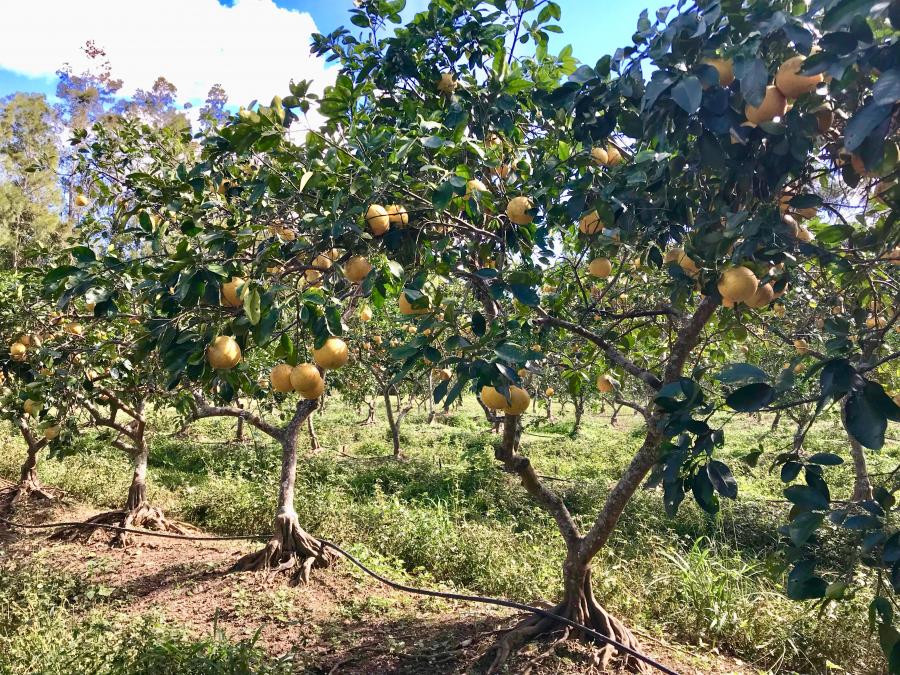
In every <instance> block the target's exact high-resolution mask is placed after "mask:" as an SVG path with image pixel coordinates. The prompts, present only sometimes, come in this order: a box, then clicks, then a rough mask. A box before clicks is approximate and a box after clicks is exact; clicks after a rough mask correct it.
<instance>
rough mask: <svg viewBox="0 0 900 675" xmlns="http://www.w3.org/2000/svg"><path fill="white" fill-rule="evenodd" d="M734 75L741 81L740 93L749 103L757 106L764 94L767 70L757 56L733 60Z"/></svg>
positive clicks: (767, 81) (767, 78) (767, 80)
mask: <svg viewBox="0 0 900 675" xmlns="http://www.w3.org/2000/svg"><path fill="white" fill-rule="evenodd" d="M734 76H735V77H736V78H737V80H738V81H739V82H740V83H741V93H742V94H743V95H744V100H746V101H747V103H749V104H750V105H754V106H758V105H759V104H760V103H762V102H763V98H765V95H766V85H767V84H769V71H768V70H766V64H765V63H764V62H763V60H762V59H761V58H759V57H754V58H750V59H745V58H736V59H735V60H734Z"/></svg>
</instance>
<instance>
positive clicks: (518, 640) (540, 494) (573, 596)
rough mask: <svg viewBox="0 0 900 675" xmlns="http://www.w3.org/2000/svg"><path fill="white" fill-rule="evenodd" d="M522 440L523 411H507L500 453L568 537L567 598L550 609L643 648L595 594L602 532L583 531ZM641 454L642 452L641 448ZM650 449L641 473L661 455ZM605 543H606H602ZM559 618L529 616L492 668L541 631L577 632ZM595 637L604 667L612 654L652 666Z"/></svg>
mask: <svg viewBox="0 0 900 675" xmlns="http://www.w3.org/2000/svg"><path fill="white" fill-rule="evenodd" d="M518 443H519V419H518V417H513V416H511V415H507V416H506V418H505V423H504V428H503V440H502V442H501V443H498V444H497V446H496V448H495V456H496V458H497V459H499V460H500V461H502V462H503V464H504V466H505V468H506V470H507V471H510V472H514V473H516V474H518V476H519V478H520V480H521V481H522V486H523V487H524V488H525V490H526V491H527V492H528V493H529V494H530V495H531V497H532V499H534V500H535V501H536V502H537V503H538V504H540V505H541V506H542V507H543V508H544V510H546V511H547V512H548V513H550V515H552V516H553V518H554V520H555V521H556V523H557V526H558V528H559V531H560V534H561V535H562V538H563V540H564V541H565V543H566V548H567V555H566V560H565V563H564V564H563V570H562V571H563V574H562V577H563V598H562V601H561V602H560V603H559V604H558V605H556V607H554V608H553V609H552V610H550V611H551V612H552V613H553V614H557V615H559V616H562V617H564V618H567V619H570V620H571V621H575V622H577V623H580V624H583V625H585V626H587V627H588V628H591V629H593V630H595V631H596V632H598V633H600V634H601V635H605V636H607V637H610V638H612V639H614V640H616V641H618V642H620V643H622V644H623V645H625V646H626V647H629V648H631V649H635V650H637V649H638V648H639V645H638V642H637V639H636V638H635V637H634V635H633V634H632V633H631V631H629V630H628V629H627V628H626V627H625V626H624V624H622V623H621V622H620V621H619V620H618V619H616V618H615V617H613V616H612V615H610V614H609V613H608V612H607V611H606V610H605V609H603V607H602V606H601V605H600V604H599V603H598V602H597V600H596V599H595V598H594V592H593V588H592V587H591V570H590V565H591V559H592V558H593V556H594V555H595V553H596V551H594V552H591V546H594V545H596V539H595V536H596V535H595V533H594V531H593V530H592V531H591V533H590V534H589V535H588V536H587V537H582V536H581V534H580V532H579V531H578V526H577V525H576V523H575V521H574V520H573V519H572V516H571V514H570V513H569V510H568V508H567V507H566V505H565V503H564V502H563V500H562V499H561V498H560V497H559V496H558V495H557V494H555V493H553V492H551V491H550V490H548V489H547V488H545V487H544V486H543V485H542V484H541V482H540V479H539V478H538V476H537V474H536V473H535V472H534V469H533V468H532V467H531V463H530V461H529V460H528V458H527V457H524V456H522V455H520V454H518V453H517V448H518ZM645 446H646V441H645ZM638 454H639V455H640V451H639V453H638ZM649 454H650V455H651V457H653V459H652V460H651V461H650V463H649V464H648V465H647V468H646V470H644V472H643V474H641V477H642V476H643V475H645V474H646V472H647V471H649V468H650V466H652V464H653V461H655V452H654V453H649ZM630 471H631V469H630V468H629V470H628V471H626V474H625V475H626V476H630V479H631V480H634V476H631V473H630ZM624 479H625V477H624V476H623V480H624ZM640 480H641V479H640V478H638V479H637V482H636V483H635V486H634V489H632V490H631V492H630V493H628V496H626V495H625V493H623V495H622V496H620V497H619V499H621V498H624V501H623V502H622V504H621V508H623V509H624V505H625V503H627V501H628V499H629V498H630V494H634V490H635V489H637V485H639V484H640ZM621 483H622V481H620V485H621ZM620 485H617V486H616V487H615V488H614V489H613V493H615V492H616V490H617V489H621V488H620ZM629 485H630V483H629ZM611 496H612V493H611ZM617 503H618V502H617ZM609 504H610V501H609V499H608V500H607V506H606V507H605V509H604V510H606V508H608V507H609ZM619 514H621V510H619ZM619 514H617V515H615V516H614V519H613V521H612V525H611V526H610V528H609V531H610V532H611V531H612V527H613V526H614V525H615V522H616V521H617V520H618V515H619ZM607 536H608V534H607ZM604 543H605V540H604ZM600 546H602V543H601V544H600ZM558 624H559V622H558V621H557V620H555V619H551V618H546V617H543V616H540V615H533V616H530V617H527V618H526V619H525V620H524V621H522V623H520V624H519V625H518V626H517V627H515V628H514V629H513V630H511V631H510V632H509V633H507V634H506V635H505V636H504V637H503V639H502V640H501V641H500V643H499V644H498V646H497V651H496V655H495V657H494V660H493V662H492V664H491V666H490V668H489V672H496V671H497V670H498V669H499V668H501V667H502V666H503V664H504V663H505V662H506V660H507V659H508V658H509V655H510V653H511V652H513V651H515V650H516V649H518V648H519V647H521V646H522V645H523V644H525V643H526V642H528V641H529V640H532V639H534V638H535V637H537V636H538V635H541V634H544V633H548V632H551V631H553V630H556V629H557V628H562V630H563V633H564V637H568V636H569V634H570V633H571V632H572V629H571V628H570V627H568V626H565V625H562V626H559V625H558ZM575 637H578V638H581V639H587V640H590V639H591V638H590V636H587V635H582V634H579V632H578V631H576V632H575ZM594 640H595V641H597V642H598V643H599V644H600V647H601V649H600V665H601V668H602V669H604V670H606V668H607V666H608V665H609V662H610V660H611V659H612V658H613V657H614V656H618V657H619V658H620V659H621V661H622V665H623V666H624V667H625V668H627V669H629V670H632V671H634V672H639V673H644V672H647V671H646V668H645V666H644V664H643V663H642V662H641V661H639V660H637V659H635V658H634V657H632V656H630V655H628V654H627V653H626V654H619V653H618V652H617V651H616V649H615V647H612V646H611V645H609V644H608V643H604V642H601V641H599V640H596V638H594Z"/></svg>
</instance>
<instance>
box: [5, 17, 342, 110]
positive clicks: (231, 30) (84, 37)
mask: <svg viewBox="0 0 900 675" xmlns="http://www.w3.org/2000/svg"><path fill="white" fill-rule="evenodd" d="M2 4H3V5H4V6H3V9H2V14H3V19H2V22H0V23H2V25H0V68H6V69H8V70H12V71H15V72H17V73H21V74H24V75H28V76H31V77H47V76H52V75H53V73H54V72H55V71H56V70H58V69H59V68H60V67H61V66H62V65H63V64H64V63H70V64H71V65H72V68H73V70H74V71H75V72H81V71H83V70H85V69H86V67H87V66H88V60H87V58H86V57H85V56H84V54H83V52H82V47H83V46H84V44H85V43H86V42H87V41H88V40H93V41H94V43H95V44H96V45H97V46H98V47H101V48H102V49H104V50H105V51H106V54H107V58H108V60H109V62H110V64H111V66H112V74H113V76H114V77H117V78H121V79H122V80H123V81H124V87H123V93H125V94H127V95H130V94H131V93H132V92H133V91H134V90H135V89H136V88H142V89H149V88H150V87H151V86H152V85H153V82H154V80H156V78H157V77H158V76H160V75H162V76H164V77H165V78H166V79H168V80H169V81H170V82H172V83H173V84H175V86H176V87H178V98H179V101H180V102H185V101H192V102H194V103H195V104H196V102H197V101H202V100H203V99H205V98H206V94H207V92H208V91H209V88H210V86H211V85H212V84H214V83H216V82H218V83H221V84H222V86H223V87H224V88H225V91H226V93H227V94H228V99H229V101H228V102H229V105H232V104H233V105H247V104H249V103H250V101H252V100H254V99H258V100H259V101H260V102H261V103H264V104H267V103H268V102H269V100H271V98H272V96H274V95H276V94H278V95H282V96H283V95H285V94H287V93H288V82H289V81H290V80H291V79H292V78H293V79H294V80H298V81H299V80H313V81H314V82H315V86H314V88H313V89H314V91H317V92H321V89H322V88H323V87H324V86H325V85H326V84H329V83H330V82H331V81H332V80H333V78H334V74H335V72H336V69H334V68H332V69H330V70H328V71H326V69H325V65H324V62H323V61H322V60H321V59H318V58H315V57H313V56H312V55H311V54H310V53H309V43H310V35H311V34H312V33H313V32H316V30H317V29H316V25H315V22H314V21H313V18H312V17H311V16H310V15H309V14H308V13H305V12H298V11H292V10H287V9H282V8H279V7H277V6H276V5H275V4H274V2H273V1H272V0H235V1H234V4H233V6H232V7H225V6H223V5H220V4H219V2H218V1H217V0H3V3H2ZM23 27H25V28H23Z"/></svg>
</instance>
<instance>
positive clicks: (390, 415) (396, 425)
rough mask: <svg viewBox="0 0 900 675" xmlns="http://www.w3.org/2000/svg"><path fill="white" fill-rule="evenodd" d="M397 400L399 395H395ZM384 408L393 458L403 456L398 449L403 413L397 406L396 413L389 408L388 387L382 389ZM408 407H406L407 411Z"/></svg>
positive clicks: (398, 400)
mask: <svg viewBox="0 0 900 675" xmlns="http://www.w3.org/2000/svg"><path fill="white" fill-rule="evenodd" d="M397 402H398V403H399V402H400V397H399V396H398V397H397ZM384 409H385V411H386V412H387V420H388V427H389V428H390V433H391V443H392V445H393V448H394V458H395V459H400V458H402V457H403V452H402V451H401V449H400V422H401V421H402V420H403V417H404V413H403V412H401V411H400V408H399V406H398V408H397V415H396V416H395V415H394V411H393V410H392V409H391V395H390V389H385V390H384ZM408 410H409V408H407V411H408Z"/></svg>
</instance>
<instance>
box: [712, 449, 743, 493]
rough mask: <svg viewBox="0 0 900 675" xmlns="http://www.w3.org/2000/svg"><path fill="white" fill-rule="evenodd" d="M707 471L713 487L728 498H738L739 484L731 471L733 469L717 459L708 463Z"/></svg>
mask: <svg viewBox="0 0 900 675" xmlns="http://www.w3.org/2000/svg"><path fill="white" fill-rule="evenodd" d="M706 473H707V474H708V475H709V480H710V482H712V485H713V487H714V488H715V489H716V492H718V493H719V494H720V495H722V496H723V497H727V498H728V499H737V494H738V485H737V481H736V480H735V479H734V475H732V473H731V469H729V468H728V466H727V465H726V464H725V463H724V462H720V461H719V460H717V459H714V460H711V461H710V463H709V464H707V465H706Z"/></svg>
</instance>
